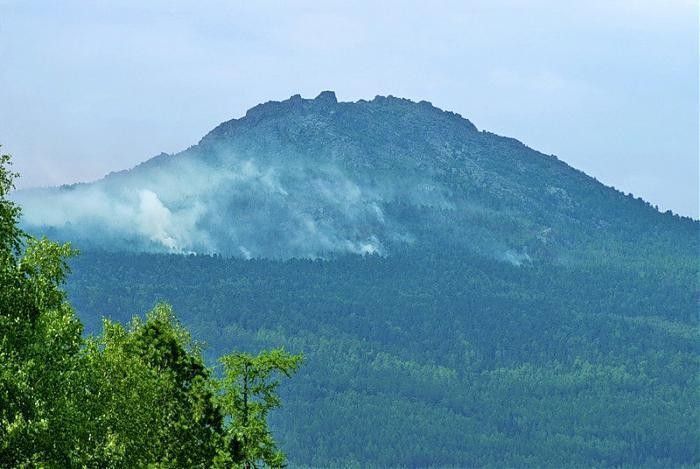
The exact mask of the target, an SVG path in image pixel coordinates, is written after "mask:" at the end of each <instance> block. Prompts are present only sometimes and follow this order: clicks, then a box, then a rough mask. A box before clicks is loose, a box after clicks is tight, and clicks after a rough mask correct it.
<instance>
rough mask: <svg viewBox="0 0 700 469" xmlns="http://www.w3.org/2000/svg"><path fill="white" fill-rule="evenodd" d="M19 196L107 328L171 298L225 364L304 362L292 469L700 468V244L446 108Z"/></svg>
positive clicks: (692, 232) (240, 138)
mask: <svg viewBox="0 0 700 469" xmlns="http://www.w3.org/2000/svg"><path fill="white" fill-rule="evenodd" d="M14 197H15V198H16V200H18V201H20V202H21V203H22V205H23V206H24V209H25V210H24V213H25V218H24V219H23V220H24V221H23V223H24V226H25V227H26V228H27V229H29V230H30V231H32V232H33V233H36V234H48V235H49V236H51V237H54V238H57V239H65V240H71V241H74V242H75V245H76V246H77V247H78V248H81V249H82V251H83V254H82V255H81V256H79V257H78V258H76V259H75V260H74V261H73V262H72V266H73V274H72V276H71V278H70V281H69V284H68V290H69V293H70V299H71V301H72V303H73V304H74V305H75V307H76V309H77V311H78V312H79V314H80V316H81V318H82V319H83V321H84V323H85V324H86V326H87V329H88V331H94V330H96V329H97V328H98V325H99V321H100V318H101V316H102V315H105V316H107V317H110V318H114V319H117V320H121V321H123V320H126V319H127V318H129V317H131V315H133V314H137V313H140V312H143V311H146V310H148V309H150V308H151V307H152V306H153V305H154V304H155V303H156V302H157V301H160V300H165V301H168V302H171V303H172V304H173V305H174V307H175V311H177V312H178V313H179V314H180V316H181V318H182V320H183V322H184V323H186V324H187V325H188V326H189V327H190V328H191V330H193V332H194V336H195V338H198V339H200V340H203V341H205V342H206V343H207V348H206V349H205V352H206V354H207V356H208V358H209V359H210V360H211V361H212V363H213V359H214V358H216V357H217V356H219V355H220V354H221V353H222V351H224V350H229V349H231V348H237V349H238V348H242V349H246V350H251V351H255V350H260V349H263V348H270V347H277V346H281V345H283V346H285V347H286V348H287V349H288V350H289V351H291V352H293V353H297V352H303V353H304V355H305V364H304V366H303V368H302V369H301V370H300V372H299V375H298V376H297V377H296V378H295V380H293V382H291V383H290V384H289V385H288V386H287V387H286V388H285V389H284V391H285V396H284V397H285V403H286V406H285V407H284V409H283V411H282V412H281V413H280V414H278V415H276V416H275V417H274V424H275V428H276V431H277V433H276V434H277V435H279V439H280V443H281V446H282V447H283V449H285V451H286V452H287V454H288V456H289V458H290V461H291V462H292V463H294V464H298V465H313V466H328V465H333V464H356V465H357V466H359V467H367V466H426V465H436V466H489V465H490V466H495V467H503V466H511V467H520V466H540V467H541V466H547V467H560V466H575V467H580V466H587V467H588V466H595V467H598V466H627V467H638V466H652V467H676V466H682V465H697V464H700V431H699V430H698V425H697V422H698V421H699V419H700V414H699V413H698V409H700V393H699V391H698V389H699V387H698V385H699V384H700V383H698V365H700V354H699V351H700V350H699V347H700V343H699V339H700V337H699V335H698V326H699V324H698V322H699V321H698V301H699V299H700V287H699V285H698V274H699V269H700V265H699V259H698V253H699V252H700V242H699V241H700V238H699V236H698V235H699V234H700V230H699V229H700V223H698V221H696V220H692V219H689V218H683V217H678V216H676V215H673V214H672V213H670V212H668V213H659V212H658V211H657V210H656V209H655V208H654V207H652V206H651V205H650V204H649V203H647V202H644V201H642V200H641V199H636V198H634V197H633V196H631V195H625V194H622V193H620V192H618V191H616V190H615V189H613V188H610V187H606V186H604V185H603V184H601V183H599V182H598V181H596V180H595V179H593V178H591V177H589V176H587V175H586V174H584V173H582V172H580V171H577V170H575V169H573V168H571V167H570V166H568V165H567V164H565V163H564V162H562V161H560V160H559V159H557V158H556V157H554V156H547V155H543V154H541V153H539V152H537V151H535V150H532V149H530V148H528V147H527V146H525V145H523V144H522V143H520V142H518V141H516V140H513V139H509V138H505V137H501V136H497V135H494V134H492V133H489V132H484V131H479V130H477V128H476V127H475V126H474V125H473V124H472V123H471V122H469V121H468V120H466V119H464V118H462V117H461V116H458V115H456V114H453V113H450V112H445V111H442V110H439V109H437V108H435V107H433V106H432V105H430V104H429V103H426V102H420V103H415V102H412V101H409V100H405V99H398V98H393V97H377V98H375V99H373V100H372V101H358V102H355V103H343V102H337V100H336V99H335V96H334V94H333V93H331V92H324V93H321V95H319V96H318V97H317V98H316V99H313V100H308V99H302V98H301V97H299V96H294V97H292V98H290V99H288V100H286V101H282V102H269V103H265V104H261V105H259V106H256V107H255V108H253V109H251V110H250V111H248V113H247V114H246V115H245V116H244V117H242V118H240V119H234V120H231V121H228V122H225V123H223V124H221V125H219V126H218V127H216V128H215V129H214V130H212V131H211V132H210V133H209V134H208V135H206V136H205V137H204V138H203V139H202V140H201V141H200V142H199V143H198V144H197V145H195V146H193V147H191V148H189V149H187V150H185V151H183V152H181V153H178V154H175V155H166V154H162V155H160V156H157V157H155V158H153V159H151V160H148V161H147V162H145V163H143V164H141V165H139V166H137V167H136V168H133V169H131V170H128V171H123V172H120V173H114V174H111V175H108V176H107V177H105V178H104V179H102V180H100V181H97V182H95V183H91V184H77V185H73V186H66V187H61V188H52V189H44V190H33V191H23V192H18V193H16V194H15V195H14Z"/></svg>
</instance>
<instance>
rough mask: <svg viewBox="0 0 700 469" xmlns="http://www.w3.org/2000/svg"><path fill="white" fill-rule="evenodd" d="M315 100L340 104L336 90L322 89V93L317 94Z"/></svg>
mask: <svg viewBox="0 0 700 469" xmlns="http://www.w3.org/2000/svg"><path fill="white" fill-rule="evenodd" d="M314 101H317V102H321V103H331V104H338V98H336V97H335V92H334V91H321V93H320V94H319V95H318V96H316V99H315V100H314Z"/></svg>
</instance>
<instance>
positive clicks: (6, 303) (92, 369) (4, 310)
mask: <svg viewBox="0 0 700 469" xmlns="http://www.w3.org/2000/svg"><path fill="white" fill-rule="evenodd" d="M8 165H9V156H7V155H3V156H0V467H52V468H53V467H55V468H59V467H258V466H259V465H260V464H266V465H270V466H274V467H281V466H283V465H284V462H285V456H284V454H283V453H282V452H281V451H280V450H279V449H277V446H276V443H275V441H274V439H273V438H272V434H271V433H270V430H269V428H268V425H267V417H268V414H269V412H270V410H272V409H274V408H276V407H279V405H280V404H281V401H280V399H279V397H278V395H277V387H278V385H279V376H280V375H281V376H290V375H291V374H292V373H293V372H294V371H296V369H297V368H298V366H299V364H300V362H301V356H299V355H290V354H288V353H286V352H284V351H283V350H281V349H275V350H271V351H263V352H261V353H260V354H259V355H256V356H254V355H250V354H247V353H240V352H238V353H230V352H229V351H227V352H229V353H227V354H222V358H221V365H222V369H221V370H218V373H217V374H215V373H214V372H213V371H212V369H210V368H208V367H207V366H206V365H205V364H204V360H203V358H202V354H201V351H200V349H199V347H198V346H197V345H196V344H195V343H194V342H193V341H192V340H191V338H190V335H189V333H188V331H187V329H185V328H184V327H182V326H181V325H180V323H179V322H178V321H177V319H176V318H175V316H174V314H173V311H172V308H170V307H169V306H167V305H165V304H158V305H156V306H155V307H154V308H153V310H152V311H151V312H150V313H148V314H147V315H146V317H145V319H140V318H139V317H135V318H133V319H132V320H131V321H130V322H128V325H126V326H124V325H121V324H118V323H115V322H112V321H109V320H105V321H104V323H103V326H102V332H101V333H100V334H97V335H92V336H91V337H89V338H84V336H83V335H82V332H83V327H82V324H81V323H80V321H79V320H78V319H77V317H76V316H75V313H74V310H73V308H72V307H71V305H70V304H69V303H68V302H67V301H66V296H65V292H64V291H63V290H62V284H63V282H64V281H65V279H66V276H67V274H68V265H67V263H66V261H67V259H68V258H69V257H70V256H72V255H74V254H75V252H74V251H73V250H72V249H71V247H70V246H69V245H67V244H64V245H59V244H56V243H53V242H51V241H49V240H47V239H41V240H37V239H34V238H32V237H30V236H28V235H27V234H26V233H24V232H22V231H21V230H20V229H19V228H18V227H17V222H18V217H19V214H20V210H19V208H18V207H17V206H16V205H15V204H13V203H12V202H10V201H8V200H7V198H6V196H7V194H8V192H9V191H10V189H11V188H12V184H13V178H14V177H15V174H13V173H12V172H10V171H8ZM219 376H220V379H219V378H218V377H219Z"/></svg>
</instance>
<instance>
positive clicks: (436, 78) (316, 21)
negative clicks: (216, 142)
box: [0, 0, 698, 217]
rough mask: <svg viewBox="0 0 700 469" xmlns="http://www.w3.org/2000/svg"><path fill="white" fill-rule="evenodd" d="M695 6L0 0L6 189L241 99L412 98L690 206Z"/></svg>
mask: <svg viewBox="0 0 700 469" xmlns="http://www.w3.org/2000/svg"><path fill="white" fill-rule="evenodd" d="M697 10H698V2H697V1H696V0H658V1H645V0H637V1H634V0H629V1H619V0H618V1H616V0H606V1H591V0H587V1H560V0H559V1H556V0H552V1H545V0H531V1H515V0H483V1H467V0H464V1H454V2H450V1H430V2H428V1H425V2H411V1H384V2H380V1H367V2H359V1H355V2H334V1H323V2H321V1H316V2H293V1H285V2H283V1H279V2H270V1H254V2H251V1H244V2H237V1H232V0H226V1H216V2H206V1H198V2H174V1H157V0H148V1H143V0H133V1H121V2H119V1H114V2H105V1H89V2H88V1H70V0H62V1H60V2H55V1H45V2H41V1H31V0H0V143H2V144H3V150H4V151H6V152H10V153H12V154H13V155H14V157H15V165H16V166H15V167H16V169H17V170H19V171H21V173H22V174H23V177H22V179H21V180H20V182H19V185H20V187H30V186H37V185H51V184H60V183H67V182H74V181H85V180H92V179H96V178H99V177H100V176H102V175H104V174H105V173H107V172H109V171H113V170H118V169H123V168H127V167H131V166H133V165H135V164H136V163H138V162H140V161H142V160H144V159H147V158H148V157H150V156H153V155H155V154H157V153H159V152H161V151H165V152H176V151H179V150H182V149H185V148H186V147H188V146H190V145H192V144H195V143H196V142H197V141H198V140H199V138H201V137H202V136H203V135H204V134H205V133H206V132H207V131H208V130H210V129H211V128H213V127H214V126H215V125H216V124H218V123H219V122H222V121H224V120H228V119H231V118H233V117H239V116H241V115H242V114H243V113H244V112H245V110H246V109H248V108H249V107H251V106H253V105H255V104H257V103H259V102H262V101H268V100H271V99H274V100H279V99H285V98H287V97H289V96H290V95H293V94H296V93H301V94H302V96H305V97H314V96H315V95H316V94H318V92H319V91H321V90H325V89H332V90H335V91H336V93H337V95H338V98H339V99H340V100H357V99H360V98H365V99H367V98H372V97H374V96H375V95H377V94H393V95H395V96H401V97H406V98H411V99H414V100H421V99H425V100H428V101H431V102H432V103H433V104H435V105H436V106H439V107H441V108H443V109H447V110H451V111H455V112H458V113H460V114H462V115H463V116H465V117H467V118H469V119H470V120H472V121H473V122H474V123H475V124H476V125H477V126H478V127H479V128H480V129H487V130H490V131H493V132H496V133H499V134H502V135H507V136H511V137H515V138H517V139H519V140H521V141H523V142H524V143H526V144H527V145H529V146H531V147H533V148H535V149H538V150H540V151H542V152H544V153H554V154H556V155H557V156H558V157H559V158H561V159H563V160H564V161H566V162H568V163H569V164H571V165H572V166H575V167H577V168H579V169H582V170H584V171H586V172H587V173H588V174H591V175H593V176H595V177H597V178H598V179H599V180H601V181H603V182H605V183H606V184H609V185H613V186H615V187H617V188H619V189H622V190H624V191H625V192H630V191H631V192H633V193H634V194H635V195H638V196H642V197H644V198H645V199H647V200H649V201H650V202H652V203H653V204H658V205H659V206H660V207H661V208H662V209H664V210H665V209H667V208H670V209H672V210H674V211H676V212H678V213H681V214H685V215H692V216H694V217H697V216H698V11H697Z"/></svg>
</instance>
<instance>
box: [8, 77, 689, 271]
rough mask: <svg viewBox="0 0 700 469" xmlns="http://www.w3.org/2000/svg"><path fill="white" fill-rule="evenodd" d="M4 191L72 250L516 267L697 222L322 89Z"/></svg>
mask: <svg viewBox="0 0 700 469" xmlns="http://www.w3.org/2000/svg"><path fill="white" fill-rule="evenodd" d="M15 198H16V200H18V201H19V202H20V204H21V205H22V206H24V207H25V218H24V225H25V227H27V228H28V229H29V230H30V231H34V232H38V231H41V232H46V233H49V234H50V235H51V236H52V237H54V238H58V239H66V240H72V241H73V242H74V243H75V244H77V245H78V246H83V247H89V248H99V249H107V250H136V251H148V252H174V253H187V252H196V253H220V254H224V255H227V256H241V257H246V258H250V257H256V258H259V257H263V258H275V259H287V258H293V257H310V258H317V257H328V256H329V255H333V254H343V253H357V254H371V253H378V254H381V255H390V254H391V253H392V252H396V251H397V250H401V249H404V248H406V247H419V248H426V249H427V248H435V249H445V247H448V246H456V247H464V248H468V249H469V250H471V251H473V252H479V253H483V254H486V255H489V256H493V257H497V258H499V259H503V260H509V261H510V262H514V263H521V262H524V261H529V260H532V259H533V258H542V257H552V256H554V257H557V256H561V257H571V256H572V255H573V254H572V253H573V251H574V250H575V248H577V247H581V246H582V245H584V244H585V245H591V244H593V245H596V246H597V247H598V248H599V249H605V247H606V246H607V245H608V243H607V241H608V239H609V238H610V237H615V239H617V240H619V241H621V242H623V244H624V243H627V244H629V243H631V247H632V249H634V247H635V245H636V242H637V240H638V239H639V236H649V237H652V238H654V239H656V240H657V242H658V241H659V240H663V241H664V242H666V243H667V244H668V245H669V246H677V245H678V243H677V239H676V238H674V236H676V235H677V234H678V233H681V236H685V237H686V238H687V236H688V234H689V233H692V232H693V230H695V229H696V225H695V224H694V223H693V222H691V221H690V220H688V219H684V220H681V219H679V218H678V217H674V216H672V215H670V214H666V215H662V214H659V213H658V212H657V211H656V210H654V209H653V208H652V207H651V206H650V205H649V204H647V203H645V202H643V201H641V200H640V199H634V198H633V197H632V196H625V195H624V194H622V193H620V192H617V191H615V190H614V189H611V188H608V187H606V186H604V185H602V184H600V183H599V182H597V181H596V180H595V179H593V178H591V177H588V176H586V175H585V174H583V173H582V172H580V171H577V170H575V169H573V168H571V167H569V166H568V165H566V164H565V163H563V162H562V161H559V160H558V159H557V158H556V157H554V156H547V155H543V154H541V153H538V152H536V151H534V150H532V149H530V148H528V147H526V146H525V145H523V144H522V143H520V142H518V141H516V140H513V139H510V138H505V137H500V136H497V135H494V134H492V133H489V132H484V131H479V130H477V128H476V127H475V126H474V125H473V124H472V123H471V122H470V121H468V120H466V119H464V118H462V117H461V116H459V115H457V114H454V113H451V112H445V111H442V110H440V109H437V108H435V107H434V106H432V105H431V104H430V103H427V102H425V101H421V102H419V103H415V102H412V101H409V100H406V99H399V98H394V97H391V96H389V97H380V96H378V97H376V98H375V99H373V100H372V101H358V102H355V103H343V102H337V100H336V97H335V95H334V93H332V92H329V91H326V92H323V93H321V94H320V95H319V96H318V97H317V98H316V99H310V100H309V99H302V98H301V97H300V96H299V95H296V96H293V97H291V98H290V99H288V100H286V101H282V102H268V103H265V104H261V105H259V106H256V107H254V108H252V109H250V110H249V111H248V112H247V113H246V115H245V116H244V117H242V118H240V119H234V120H231V121H228V122H224V123H222V124H221V125H219V126H217V127H216V128H215V129H214V130H212V131H211V132H209V134H207V135H206V136H205V137H204V138H202V140H201V141H200V142H199V143H198V144H197V145H195V146H193V147H191V148H189V149H187V150H185V151H183V152H181V153H178V154H175V155H167V154H161V155H159V156H156V157H154V158H152V159H150V160H148V161H146V162H145V163H143V164H141V165H139V166H137V167H135V168H133V169H131V170H128V171H122V172H119V173H112V174H110V175H108V176H107V177H105V178H104V179H102V180H100V181H97V182H94V183H91V184H76V185H71V186H63V187H60V188H51V189H42V190H29V191H20V192H17V193H16V194H15ZM49 200H50V203H48V201H49ZM670 226H673V227H674V228H673V229H672V230H669V229H667V228H668V227H670ZM601 233H604V237H605V239H604V240H603V239H601Z"/></svg>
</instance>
